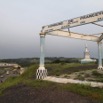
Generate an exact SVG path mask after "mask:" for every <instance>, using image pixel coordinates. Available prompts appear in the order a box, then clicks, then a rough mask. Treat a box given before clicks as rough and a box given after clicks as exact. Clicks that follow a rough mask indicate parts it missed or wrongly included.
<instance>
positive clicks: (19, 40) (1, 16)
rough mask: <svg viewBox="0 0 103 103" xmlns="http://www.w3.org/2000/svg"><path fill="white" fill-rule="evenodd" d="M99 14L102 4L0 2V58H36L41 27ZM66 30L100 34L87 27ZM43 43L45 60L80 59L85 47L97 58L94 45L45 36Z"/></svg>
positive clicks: (89, 0) (87, 0) (92, 0)
mask: <svg viewBox="0 0 103 103" xmlns="http://www.w3.org/2000/svg"><path fill="white" fill-rule="evenodd" d="M101 10H103V0H0V58H1V59H2V58H22V57H39V55H40V46H39V45H40V39H39V33H40V31H41V27H42V26H44V25H48V24H52V23H55V22H59V21H63V20H68V19H71V18H75V17H79V16H82V15H85V14H89V13H92V12H97V11H101ZM101 24H103V22H101ZM70 30H71V31H74V32H79V33H98V32H103V28H102V27H98V26H95V25H90V24H89V25H84V26H80V27H76V28H71V29H70ZM45 43H46V46H45V50H46V53H45V55H46V57H47V56H48V57H54V56H56V57H59V56H60V57H63V56H65V57H83V51H84V48H85V43H87V44H88V48H89V50H90V52H91V56H92V57H97V56H98V54H97V52H98V49H97V44H96V43H94V42H90V41H89V42H86V41H85V40H79V39H71V38H63V37H56V36H48V35H47V36H46V41H45Z"/></svg>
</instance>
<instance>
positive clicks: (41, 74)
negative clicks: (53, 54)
mask: <svg viewBox="0 0 103 103" xmlns="http://www.w3.org/2000/svg"><path fill="white" fill-rule="evenodd" d="M44 44H45V35H40V66H39V68H38V69H37V72H36V78H37V79H44V78H45V77H46V76H47V70H46V69H45V67H44Z"/></svg>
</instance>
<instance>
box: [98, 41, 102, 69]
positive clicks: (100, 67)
mask: <svg viewBox="0 0 103 103" xmlns="http://www.w3.org/2000/svg"><path fill="white" fill-rule="evenodd" d="M98 69H100V70H102V69H103V66H102V42H98Z"/></svg>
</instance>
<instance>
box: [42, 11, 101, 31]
mask: <svg viewBox="0 0 103 103" xmlns="http://www.w3.org/2000/svg"><path fill="white" fill-rule="evenodd" d="M101 20H103V11H99V12H95V13H91V14H87V15H84V16H81V17H77V18H74V19H70V20H64V21H61V22H58V23H54V24H51V25H47V26H43V27H42V33H47V32H51V31H54V30H59V29H65V28H71V27H75V26H80V25H84V24H88V23H93V22H97V21H101Z"/></svg>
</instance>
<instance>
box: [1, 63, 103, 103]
mask: <svg viewBox="0 0 103 103" xmlns="http://www.w3.org/2000/svg"><path fill="white" fill-rule="evenodd" d="M80 66H81V67H82V66H83V67H86V69H90V68H91V69H94V68H95V66H94V64H88V65H84V64H78V63H75V64H74V63H71V64H61V63H56V64H55V63H54V64H46V68H47V69H48V74H49V75H57V76H58V75H60V74H62V73H67V72H68V73H72V72H76V71H80V70H81V69H80V68H77V69H72V68H73V67H80ZM88 66H90V68H87V67H88ZM37 68H38V65H37V64H35V65H32V66H30V67H28V69H27V70H26V71H25V73H24V74H22V75H21V76H19V77H10V78H8V79H7V80H6V81H5V82H4V83H2V84H0V95H1V96H0V97H2V96H5V97H6V95H7V94H6V93H7V91H8V90H11V91H12V89H11V88H15V91H16V88H17V87H18V86H20V85H22V86H24V87H25V86H27V87H30V88H32V89H33V90H35V91H36V92H37V91H39V92H40V90H42V91H43V90H44V91H46V89H45V88H47V91H48V93H51V91H52V92H53V91H56V93H57V92H59V91H61V90H62V93H64V92H65V91H66V92H68V93H74V94H75V95H79V96H80V98H82V97H86V98H85V99H87V100H88V101H90V102H83V101H82V102H81V103H103V89H100V88H91V87H89V86H84V85H79V84H57V83H53V82H48V81H42V80H36V79H35V74H36V69H37ZM86 69H85V68H84V70H86ZM22 89H23V87H22ZM10 93H11V92H10ZM23 93H24V92H23ZM33 93H34V92H33ZM43 93H44V92H43ZM68 93H66V94H68ZM64 94H65V93H64ZM74 94H73V95H74ZM9 95H10V94H9ZM19 95H20V94H19ZM40 95H41V94H40ZM42 95H43V96H44V98H46V97H45V95H44V94H42ZM48 95H49V94H48ZM48 95H47V96H48ZM50 95H51V94H50ZM38 96H39V95H38ZM76 97H77V96H76ZM2 98H3V97H2ZM15 98H16V97H15ZM50 98H52V97H50ZM53 98H56V96H55V97H53ZM64 98H67V97H64ZM78 98H79V97H78ZM23 99H24V98H23ZM74 99H75V96H74ZM83 99H84V98H83ZM1 100H2V99H1ZM4 103H6V102H4ZM8 103H9V102H8ZM12 103H13V102H12ZM15 103H16V102H15ZM24 103H25V102H24ZM27 103H29V102H27ZM32 103H33V102H32ZM37 103H49V102H37ZM51 103H54V102H51ZM58 103H62V102H58ZM64 103H66V102H64ZM73 103H74V102H73ZM77 103H79V102H77Z"/></svg>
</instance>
